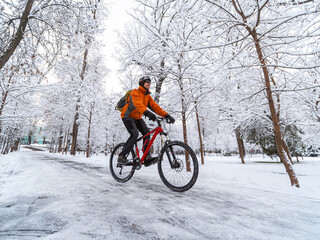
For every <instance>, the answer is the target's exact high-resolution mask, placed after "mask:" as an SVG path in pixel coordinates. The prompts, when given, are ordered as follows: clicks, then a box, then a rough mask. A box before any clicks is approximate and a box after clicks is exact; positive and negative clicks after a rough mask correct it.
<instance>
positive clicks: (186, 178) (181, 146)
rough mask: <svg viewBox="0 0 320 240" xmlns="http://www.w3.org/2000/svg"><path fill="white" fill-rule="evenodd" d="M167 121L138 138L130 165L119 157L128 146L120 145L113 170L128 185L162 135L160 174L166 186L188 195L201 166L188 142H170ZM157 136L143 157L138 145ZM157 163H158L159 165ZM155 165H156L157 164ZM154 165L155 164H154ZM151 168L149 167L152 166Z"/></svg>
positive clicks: (158, 120) (112, 159)
mask: <svg viewBox="0 0 320 240" xmlns="http://www.w3.org/2000/svg"><path fill="white" fill-rule="evenodd" d="M164 120H165V119H164V118H160V117H159V118H157V120H156V121H157V123H158V127H156V128H155V129H153V130H151V131H150V132H149V133H147V134H146V135H144V136H142V137H140V138H138V139H137V141H136V143H135V150H134V149H132V150H131V151H130V153H129V154H128V156H126V157H127V159H128V160H129V162H128V163H127V164H125V165H119V164H118V163H117V161H118V154H119V153H120V152H121V151H122V148H123V146H124V143H120V144H118V145H117V146H116V147H115V148H114V149H113V151H112V153H111V156H110V163H109V164H110V171H111V174H112V176H113V178H114V179H115V180H117V181H118V182H122V183H124V182H127V181H129V180H130V179H131V177H132V176H133V174H134V172H135V170H139V169H141V166H142V165H144V160H145V157H146V156H147V154H148V152H149V150H150V148H151V146H152V144H153V142H154V140H155V138H156V137H157V136H158V135H159V134H160V136H161V138H166V140H165V141H164V146H163V147H162V149H161V151H160V153H159V154H158V158H157V160H156V162H158V172H159V175H160V178H161V180H162V181H163V183H164V184H165V185H166V186H167V187H168V188H170V189H171V190H173V191H176V192H184V191H187V190H189V189H190V188H191V187H192V186H193V185H194V184H195V182H196V181H197V178H198V173H199V166H198V160H197V157H196V154H195V153H194V151H193V150H192V149H191V148H190V147H189V146H188V145H187V144H185V143H184V142H180V141H170V140H169V138H168V133H166V132H164V131H163V129H162V126H161V122H163V121H164ZM151 134H153V136H152V138H151V140H150V143H149V145H148V147H147V149H146V150H145V151H144V153H143V155H142V157H141V158H140V155H139V149H138V144H137V143H138V142H139V141H141V140H142V139H144V138H145V137H147V136H149V135H151ZM156 162H154V163H156ZM154 163H152V164H154ZM150 165H151V164H150ZM150 165H145V166H146V167H147V166H150Z"/></svg>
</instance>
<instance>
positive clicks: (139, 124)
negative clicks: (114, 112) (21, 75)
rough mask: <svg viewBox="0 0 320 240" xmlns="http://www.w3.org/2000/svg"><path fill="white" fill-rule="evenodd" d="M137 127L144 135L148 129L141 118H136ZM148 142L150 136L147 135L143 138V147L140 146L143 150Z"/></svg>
mask: <svg viewBox="0 0 320 240" xmlns="http://www.w3.org/2000/svg"><path fill="white" fill-rule="evenodd" d="M137 128H138V130H139V131H140V132H141V134H142V135H146V134H147V133H148V132H149V131H150V130H149V128H148V127H147V124H146V123H145V121H144V120H143V119H139V120H137ZM149 142H150V136H147V137H145V138H144V139H143V147H142V151H143V152H144V151H145V150H146V149H147V147H148V144H149Z"/></svg>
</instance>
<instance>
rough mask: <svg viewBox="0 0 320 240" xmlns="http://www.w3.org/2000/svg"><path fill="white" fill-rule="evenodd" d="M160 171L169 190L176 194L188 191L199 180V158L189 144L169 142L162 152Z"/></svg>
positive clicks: (159, 162) (159, 164)
mask: <svg viewBox="0 0 320 240" xmlns="http://www.w3.org/2000/svg"><path fill="white" fill-rule="evenodd" d="M158 171H159V175H160V178H161V180H162V181H163V183H164V184H165V185H166V186H167V187H168V188H170V189H171V190H173V191H176V192H184V191H187V190H189V189H190V188H192V186H193V185H194V184H195V182H196V181H197V178H198V173H199V165H198V160H197V156H196V154H195V153H194V151H193V150H192V149H191V148H190V147H189V146H188V145H187V144H185V143H183V142H180V141H173V142H169V143H168V144H166V145H165V146H164V147H163V149H162V150H161V153H160V161H158Z"/></svg>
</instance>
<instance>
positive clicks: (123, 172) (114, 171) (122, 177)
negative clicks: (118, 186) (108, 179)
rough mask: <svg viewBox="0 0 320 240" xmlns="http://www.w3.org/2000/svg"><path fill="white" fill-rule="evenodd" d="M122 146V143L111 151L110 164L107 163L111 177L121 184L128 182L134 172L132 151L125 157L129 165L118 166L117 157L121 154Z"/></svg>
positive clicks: (133, 154)
mask: <svg viewBox="0 0 320 240" xmlns="http://www.w3.org/2000/svg"><path fill="white" fill-rule="evenodd" d="M123 146H124V143H120V144H118V145H117V146H116V147H115V148H114V149H113V151H112V153H111V156H110V162H109V167H110V172H111V175H112V177H113V178H114V179H115V180H116V181H118V182H122V183H124V182H127V181H129V180H130V178H131V177H132V176H133V174H134V170H135V168H134V165H133V163H134V158H135V153H134V151H133V150H131V151H130V153H129V154H128V156H127V159H128V161H129V163H128V164H126V165H121V166H118V155H119V153H121V152H122V148H123Z"/></svg>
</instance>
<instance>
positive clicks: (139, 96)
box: [121, 86, 168, 120]
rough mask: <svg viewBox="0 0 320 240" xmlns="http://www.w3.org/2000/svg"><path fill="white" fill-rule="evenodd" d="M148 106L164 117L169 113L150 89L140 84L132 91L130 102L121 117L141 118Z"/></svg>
mask: <svg viewBox="0 0 320 240" xmlns="http://www.w3.org/2000/svg"><path fill="white" fill-rule="evenodd" d="M147 107H148V108H150V109H151V110H152V111H154V112H155V113H156V114H158V115H160V116H162V117H165V116H166V115H167V114H168V113H167V112H166V111H164V110H163V109H162V108H161V107H160V106H159V105H158V104H157V103H156V102H155V101H154V100H153V98H152V97H151V96H150V91H149V90H147V89H145V88H144V87H142V86H139V88H138V89H133V90H132V91H131V93H130V97H129V103H127V104H126V105H125V106H124V107H123V109H122V111H121V118H128V117H130V118H133V119H137V120H138V119H141V118H142V115H143V113H144V112H145V111H147Z"/></svg>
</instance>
